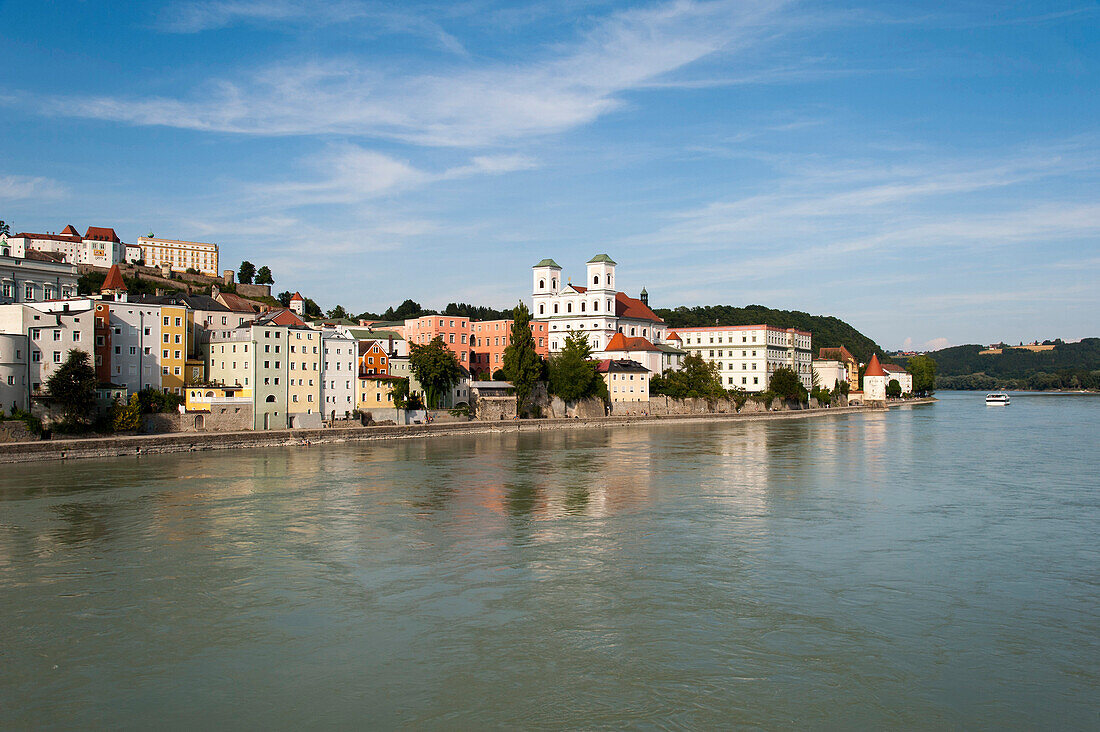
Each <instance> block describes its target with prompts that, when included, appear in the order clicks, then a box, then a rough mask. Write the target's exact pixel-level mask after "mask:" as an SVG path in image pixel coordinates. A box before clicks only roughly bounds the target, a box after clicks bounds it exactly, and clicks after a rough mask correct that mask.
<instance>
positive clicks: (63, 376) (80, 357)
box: [46, 348, 96, 423]
mask: <svg viewBox="0 0 1100 732" xmlns="http://www.w3.org/2000/svg"><path fill="white" fill-rule="evenodd" d="M95 387H96V378H95V369H93V368H92V363H91V358H90V357H89V356H88V354H87V353H86V352H85V351H78V350H77V349H75V348H74V349H72V350H71V351H69V356H68V358H67V359H66V360H65V363H63V364H62V365H61V367H60V368H58V369H57V371H55V372H54V373H53V376H51V377H50V378H49V379H47V381H46V393H47V394H48V395H49V396H50V398H51V399H52V400H53V401H54V402H55V403H56V404H57V405H58V406H59V407H61V409H62V411H63V412H64V413H65V416H66V417H68V418H69V419H72V420H74V421H76V422H80V423H85V422H87V421H88V420H89V419H91V417H92V412H93V411H94V410H95V401H96V397H95Z"/></svg>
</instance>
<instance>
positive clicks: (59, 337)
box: [0, 304, 95, 403]
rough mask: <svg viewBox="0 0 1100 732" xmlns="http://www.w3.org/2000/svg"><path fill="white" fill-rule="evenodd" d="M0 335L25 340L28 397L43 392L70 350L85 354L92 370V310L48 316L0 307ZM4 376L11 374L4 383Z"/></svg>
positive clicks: (19, 306)
mask: <svg viewBox="0 0 1100 732" xmlns="http://www.w3.org/2000/svg"><path fill="white" fill-rule="evenodd" d="M0 333H5V334H8V335H24V336H26V344H27V345H26V349H27V353H26V356H27V371H26V377H27V378H26V387H27V389H28V396H30V395H34V394H39V393H41V392H42V391H43V390H44V389H45V388H46V381H47V380H48V379H49V378H50V376H52V375H53V373H54V372H55V371H56V370H57V369H58V368H59V367H60V366H61V365H62V364H63V363H65V361H66V360H67V359H68V356H69V351H71V350H78V351H84V352H85V353H87V354H88V363H89V365H93V366H94V355H93V354H94V352H95V347H94V345H93V343H94V338H95V317H94V315H93V311H92V310H72V309H70V310H61V311H59V312H53V313H50V312H44V311H42V310H39V309H37V308H34V307H31V306H29V305H23V304H13V305H0ZM7 375H11V374H5V379H4V381H5V383H6V382H7V378H6V376H7ZM17 385H18V384H13V386H17ZM28 403H29V399H28Z"/></svg>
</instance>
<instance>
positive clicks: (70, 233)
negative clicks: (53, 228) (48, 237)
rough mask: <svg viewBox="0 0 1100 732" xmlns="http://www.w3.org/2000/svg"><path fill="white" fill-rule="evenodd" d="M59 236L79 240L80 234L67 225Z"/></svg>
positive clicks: (70, 225)
mask: <svg viewBox="0 0 1100 732" xmlns="http://www.w3.org/2000/svg"><path fill="white" fill-rule="evenodd" d="M61 235H62V236H75V237H77V238H80V232H79V231H77V230H76V229H75V228H73V225H72V224H69V225H68V226H66V227H65V228H64V229H62V230H61Z"/></svg>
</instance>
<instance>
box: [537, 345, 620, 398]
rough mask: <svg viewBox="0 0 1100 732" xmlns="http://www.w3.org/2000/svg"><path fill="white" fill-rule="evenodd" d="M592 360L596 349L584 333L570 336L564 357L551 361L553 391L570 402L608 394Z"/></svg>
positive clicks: (562, 350) (551, 386)
mask: <svg viewBox="0 0 1100 732" xmlns="http://www.w3.org/2000/svg"><path fill="white" fill-rule="evenodd" d="M591 358H592V348H591V347H590V346H589V345H588V335H587V334H585V333H584V331H579V330H576V331H573V332H572V333H570V334H569V335H567V336H566V337H565V344H564V345H563V346H562V349H561V353H559V354H558V355H556V356H554V357H553V358H551V359H550V391H551V392H552V393H554V394H557V395H558V396H560V397H561V398H562V399H564V400H566V401H567V402H575V401H577V400H580V399H584V398H586V397H592V396H599V395H600V394H601V393H603V392H604V391H606V389H607V386H606V385H605V384H604V382H603V379H602V378H600V375H599V374H598V373H597V372H596V366H595V364H593V363H592V362H591ZM601 387H602V388H601Z"/></svg>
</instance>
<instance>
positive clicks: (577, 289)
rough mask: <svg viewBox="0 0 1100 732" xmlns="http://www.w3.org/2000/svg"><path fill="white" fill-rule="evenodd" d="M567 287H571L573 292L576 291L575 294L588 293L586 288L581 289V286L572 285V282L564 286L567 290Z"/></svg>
mask: <svg viewBox="0 0 1100 732" xmlns="http://www.w3.org/2000/svg"><path fill="white" fill-rule="evenodd" d="M569 287H572V288H573V289H574V290H576V291H577V292H588V288H587V287H583V286H581V285H574V284H573V283H572V282H570V283H568V284H567V285H566V288H569Z"/></svg>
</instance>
